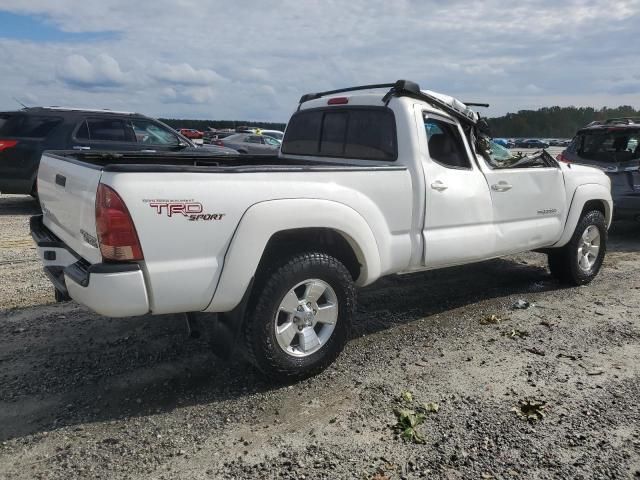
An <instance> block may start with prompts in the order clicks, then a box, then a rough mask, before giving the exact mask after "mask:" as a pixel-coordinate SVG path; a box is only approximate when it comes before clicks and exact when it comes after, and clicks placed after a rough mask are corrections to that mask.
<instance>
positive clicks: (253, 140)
mask: <svg viewBox="0 0 640 480" xmlns="http://www.w3.org/2000/svg"><path fill="white" fill-rule="evenodd" d="M244 141H245V142H247V143H262V138H261V137H259V136H258V135H250V136H248V137H246V138H245V140H244Z"/></svg>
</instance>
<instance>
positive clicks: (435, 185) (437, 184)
mask: <svg viewBox="0 0 640 480" xmlns="http://www.w3.org/2000/svg"><path fill="white" fill-rule="evenodd" d="M431 188H433V189H434V190H437V191H439V192H442V191H444V190H446V189H447V188H449V187H447V186H446V185H445V184H444V183H442V182H441V181H440V180H436V181H435V182H433V183H432V184H431Z"/></svg>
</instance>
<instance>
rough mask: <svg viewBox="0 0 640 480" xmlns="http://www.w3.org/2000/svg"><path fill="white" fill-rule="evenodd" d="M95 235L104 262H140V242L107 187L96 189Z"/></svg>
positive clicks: (122, 206)
mask: <svg viewBox="0 0 640 480" xmlns="http://www.w3.org/2000/svg"><path fill="white" fill-rule="evenodd" d="M96 232H97V234H98V243H99V244H100V253H102V258H103V259H104V260H106V261H115V262H121V261H127V260H143V259H144V256H143V255H142V248H141V247H140V240H138V234H137V233H136V227H135V226H134V225H133V220H132V219H131V215H129V210H127V206H126V205H125V204H124V202H123V201H122V198H120V196H119V195H118V194H117V193H116V192H115V190H113V189H112V188H110V187H107V186H106V185H104V184H102V183H101V184H99V185H98V193H97V195H96Z"/></svg>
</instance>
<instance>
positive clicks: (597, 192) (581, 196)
mask: <svg viewBox="0 0 640 480" xmlns="http://www.w3.org/2000/svg"><path fill="white" fill-rule="evenodd" d="M589 201H598V202H600V203H601V204H602V205H603V207H604V214H605V220H606V223H607V228H608V227H609V226H610V225H611V218H612V212H613V201H612V200H611V191H610V190H609V189H607V188H606V187H605V186H603V185H599V184H597V183H590V184H586V185H580V186H579V187H578V188H576V191H575V192H574V194H573V198H572V199H571V206H570V207H569V215H568V216H567V221H566V223H565V226H564V232H563V233H562V237H560V240H559V241H558V242H557V243H555V244H554V245H553V247H563V246H564V245H566V244H567V243H569V240H571V237H572V236H573V232H574V231H575V229H576V226H577V225H578V222H579V221H580V217H581V216H582V211H583V210H584V207H585V205H586V204H587V202H589Z"/></svg>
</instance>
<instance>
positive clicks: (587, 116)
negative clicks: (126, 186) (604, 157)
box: [160, 105, 640, 138]
mask: <svg viewBox="0 0 640 480" xmlns="http://www.w3.org/2000/svg"><path fill="white" fill-rule="evenodd" d="M618 117H638V118H639V120H638V121H639V122H640V110H636V109H635V108H633V107H631V106H629V105H623V106H620V107H617V108H608V107H604V108H600V109H596V108H592V107H544V108H540V109H538V110H520V111H519V112H517V113H507V114H506V115H503V116H502V117H494V118H489V119H488V121H489V125H490V126H491V132H492V134H493V136H494V137H507V138H510V137H533V138H536V137H537V138H571V137H573V136H574V135H575V133H576V131H577V130H578V129H580V128H582V127H584V126H585V125H587V124H588V123H590V122H593V121H594V120H606V119H607V118H618ZM160 120H161V121H162V122H164V123H166V124H167V125H169V126H170V127H174V128H195V129H197V130H205V129H206V128H207V127H213V128H236V127H239V126H247V127H261V128H264V129H269V130H284V128H285V125H286V124H285V123H278V122H255V121H248V120H191V119H177V118H161V119H160Z"/></svg>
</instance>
